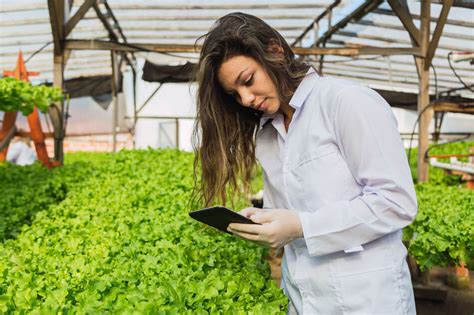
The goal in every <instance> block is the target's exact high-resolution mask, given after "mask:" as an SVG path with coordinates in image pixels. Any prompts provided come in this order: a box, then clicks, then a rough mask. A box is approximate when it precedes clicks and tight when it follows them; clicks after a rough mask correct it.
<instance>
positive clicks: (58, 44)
mask: <svg viewBox="0 0 474 315" xmlns="http://www.w3.org/2000/svg"><path fill="white" fill-rule="evenodd" d="M56 4H57V1H56V0H48V10H49V19H50V23H51V32H52V34H53V42H54V54H55V55H57V56H58V55H60V54H61V53H62V39H63V38H62V37H61V35H62V31H61V28H62V24H61V20H62V19H61V18H60V14H61V12H62V11H61V10H60V8H58V7H57V6H56Z"/></svg>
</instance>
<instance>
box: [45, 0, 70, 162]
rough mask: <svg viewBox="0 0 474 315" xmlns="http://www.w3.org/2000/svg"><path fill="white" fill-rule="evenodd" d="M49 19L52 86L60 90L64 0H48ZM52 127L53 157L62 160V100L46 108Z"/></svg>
mask: <svg viewBox="0 0 474 315" xmlns="http://www.w3.org/2000/svg"><path fill="white" fill-rule="evenodd" d="M48 10H49V19H50V23H51V31H52V34H53V41H54V57H53V62H54V65H53V73H54V78H53V86H55V87H58V88H60V89H61V91H62V90H63V88H64V67H65V58H64V40H65V21H67V19H68V17H69V9H68V5H67V4H65V0H48ZM48 113H49V115H50V118H51V122H52V124H53V128H54V159H55V161H56V162H57V163H59V164H62V163H63V162H64V151H63V140H64V136H65V135H64V102H57V103H56V104H54V105H53V106H51V107H50V108H49V110H48Z"/></svg>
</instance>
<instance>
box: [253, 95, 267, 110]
mask: <svg viewBox="0 0 474 315" xmlns="http://www.w3.org/2000/svg"><path fill="white" fill-rule="evenodd" d="M266 100H267V99H266V98H265V99H264V100H263V101H262V102H261V103H260V104H259V105H257V107H256V108H255V109H256V110H261V111H263V110H265V108H266V105H267V103H266Z"/></svg>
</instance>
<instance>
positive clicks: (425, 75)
mask: <svg viewBox="0 0 474 315" xmlns="http://www.w3.org/2000/svg"><path fill="white" fill-rule="evenodd" d="M61 1H62V0H48V7H49V8H50V18H51V25H52V29H53V40H54V43H55V54H57V53H61V52H63V51H64V49H69V50H72V49H77V50H110V51H120V52H122V54H123V56H124V58H125V59H127V62H128V63H129V64H130V65H131V67H132V68H133V65H132V63H131V62H130V60H129V58H128V56H127V52H129V53H132V54H133V52H136V51H148V52H167V53H171V52H175V53H186V52H193V53H196V52H198V51H199V50H200V48H201V47H199V46H195V45H163V44H156V45H155V44H141V43H134V44H130V43H127V41H126V39H125V36H124V35H123V32H121V29H120V28H119V26H118V21H117V19H116V18H115V16H114V15H113V13H112V10H111V9H110V7H109V6H108V4H107V2H106V1H104V2H103V3H104V5H105V7H106V9H107V11H108V13H107V17H106V16H105V15H104V14H102V12H101V11H100V9H99V7H98V4H97V3H95V4H93V5H92V6H93V7H94V9H95V11H96V12H97V15H98V17H99V19H100V20H101V21H102V23H103V24H104V26H105V27H106V29H107V30H108V31H109V33H110V38H111V40H110V41H99V40H65V39H64V36H63V35H64V31H63V32H62V33H61V31H60V30H59V31H58V29H60V27H58V25H63V24H61V23H63V22H62V20H61V17H60V16H57V14H56V13H57V12H58V11H59V12H60V11H61V9H59V10H58V9H57V7H58V4H59V3H60V2H61ZM90 2H93V1H92V0H89V1H87V2H85V3H84V5H83V7H84V10H85V8H86V7H85V5H86V3H90ZM381 2H382V0H376V1H370V0H367V1H365V2H364V3H363V4H362V5H360V6H359V7H358V8H356V9H355V10H354V11H353V12H352V13H350V14H348V15H347V16H346V17H345V18H343V19H342V20H341V21H339V22H338V23H336V24H335V25H334V26H330V27H329V29H328V31H327V32H325V33H324V34H323V35H322V36H321V37H320V38H318V39H317V41H316V43H315V44H316V45H315V46H317V47H309V48H303V47H293V51H294V52H295V53H296V54H298V55H320V56H321V64H322V63H323V58H322V57H323V56H324V55H340V56H358V55H385V56H389V55H401V54H404V55H412V56H413V57H414V59H415V63H416V66H417V67H416V68H417V72H418V76H419V95H418V112H419V113H421V112H422V111H423V110H424V109H425V108H426V107H427V106H428V104H429V91H428V88H429V69H430V64H431V61H432V58H433V56H434V54H435V51H436V48H437V46H438V43H439V39H440V37H441V34H442V31H443V27H444V25H445V24H446V23H453V21H449V20H448V19H447V16H448V13H449V9H450V7H451V6H452V5H453V0H446V1H444V2H443V8H442V11H441V13H440V16H439V18H438V19H435V18H432V17H431V15H430V1H428V0H421V14H420V16H417V15H413V14H410V12H409V9H408V5H407V4H406V0H388V3H389V4H390V6H391V8H392V10H393V12H394V13H395V15H396V16H398V18H399V19H400V21H401V22H402V24H403V26H404V28H405V29H406V30H407V32H408V34H409V35H410V38H411V41H412V47H411V48H405V47H392V48H380V47H356V48H351V47H341V48H326V47H324V46H325V43H326V42H328V40H330V38H331V36H332V35H333V34H334V33H336V32H337V31H338V30H340V29H342V28H344V27H345V26H346V25H347V24H348V23H350V22H352V21H354V20H360V19H361V18H362V17H364V16H365V15H366V14H368V13H370V12H375V13H380V14H389V13H390V14H392V13H391V12H389V10H385V9H378V6H379V4H380V3H381ZM338 3H339V1H337V0H336V1H335V2H334V3H333V4H332V5H331V6H330V7H328V8H326V10H325V11H324V12H323V14H322V15H320V16H318V17H317V18H316V19H315V20H314V21H313V23H311V25H310V26H308V27H307V29H305V30H304V32H303V33H302V34H301V35H300V36H299V37H298V38H297V39H296V40H295V41H294V43H293V44H292V45H296V44H297V43H298V42H300V41H301V39H302V38H303V37H304V36H305V34H306V33H307V32H308V31H309V30H311V29H312V28H313V27H314V25H315V24H317V23H318V22H319V20H320V19H321V18H322V17H323V16H326V15H330V14H331V9H332V7H335V6H336V5H337V4H338ZM81 9H82V7H81ZM76 16H78V17H79V15H78V14H77V13H76V15H75V16H74V17H73V18H75V17H76ZM108 18H112V19H113V21H114V24H115V25H116V26H117V27H118V31H119V34H117V33H116V32H115V31H114V29H113V28H112V26H111V24H110V23H109V22H108V21H107V19H108ZM413 18H419V19H421V23H420V28H419V29H418V28H417V27H416V26H415V25H414V23H413ZM77 19H78V20H80V19H79V18H77ZM318 19H319V20H318ZM430 21H437V22H438V24H437V25H436V29H435V32H434V33H433V37H432V39H431V41H430V38H429V36H430ZM77 22H78V21H76V19H74V21H73V22H70V23H68V25H69V26H68V27H67V30H68V31H69V29H72V28H73V24H74V23H76V24H77ZM459 23H461V22H459ZM466 23H468V22H462V25H467V24H466ZM69 32H70V31H69ZM66 33H67V34H69V33H68V32H66ZM321 46H323V47H321ZM132 56H133V55H132ZM55 67H56V62H55ZM117 72H118V71H117ZM55 73H56V71H55ZM135 80H136V74H135V73H134V81H135ZM55 81H56V80H55ZM134 83H135V84H136V82H134ZM135 88H136V87H134V123H135V124H136V121H137V119H138V118H139V117H138V116H137V115H138V113H139V111H140V110H137V108H136V103H135V102H136V91H135ZM142 108H143V107H142ZM432 116H433V110H432V109H427V110H425V111H424V112H423V115H422V117H421V118H420V123H419V130H418V133H419V135H420V140H419V146H420V149H419V156H418V161H419V162H418V178H419V180H420V181H425V180H427V179H428V168H427V162H426V161H424V152H425V151H426V149H427V147H428V126H429V123H430V121H431V119H432Z"/></svg>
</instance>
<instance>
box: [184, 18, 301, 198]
mask: <svg viewBox="0 0 474 315" xmlns="http://www.w3.org/2000/svg"><path fill="white" fill-rule="evenodd" d="M202 38H204V43H203V46H202V49H201V54H200V58H199V65H198V73H197V81H198V92H197V120H196V124H195V127H194V133H193V147H194V152H195V158H194V171H195V185H196V186H195V187H196V189H197V190H195V196H198V197H197V198H198V199H199V200H202V201H204V205H205V206H209V205H210V204H212V203H213V202H218V203H221V204H223V205H225V204H226V201H227V199H228V198H227V194H231V196H233V197H236V196H240V195H241V194H242V193H243V194H245V195H246V194H247V193H248V192H249V185H250V180H251V179H252V175H253V170H254V169H255V165H256V157H255V136H256V132H257V129H258V125H259V121H260V117H261V115H262V113H261V112H259V111H256V110H254V109H252V108H248V107H244V106H241V105H240V104H239V103H237V101H236V100H235V99H234V98H233V97H232V96H230V95H228V94H227V93H225V92H224V90H223V89H222V87H221V86H220V84H219V82H218V79H217V73H218V70H219V67H220V66H221V65H222V63H223V62H224V61H226V60H228V59H229V58H231V57H234V56H238V55H244V56H247V57H251V58H253V59H254V60H255V61H257V62H258V63H259V64H260V65H261V66H262V67H263V68H264V69H265V71H266V72H267V73H268V75H269V76H270V78H271V80H272V81H273V83H274V84H275V86H276V88H277V91H278V94H279V97H280V100H281V102H286V103H288V102H289V100H290V98H291V96H292V95H293V93H294V91H295V89H296V87H297V86H298V84H299V82H300V81H301V79H302V78H303V77H304V75H305V74H306V72H307V71H308V68H309V65H307V64H305V63H304V62H302V61H299V60H297V59H295V56H294V54H293V52H292V51H291V48H290V46H289V45H288V44H287V43H286V41H285V39H284V38H283V37H282V36H281V35H280V34H279V33H278V32H277V31H276V30H275V29H273V28H272V27H271V26H269V25H268V24H267V23H265V22H264V21H262V20H261V19H259V18H257V17H255V16H252V15H249V14H245V13H240V12H236V13H230V14H228V15H225V16H223V17H221V18H220V19H218V20H217V21H216V22H215V23H214V25H213V26H212V27H211V29H210V31H209V32H208V33H207V34H205V35H203V36H202V37H201V38H200V39H202ZM198 40H199V39H198ZM275 47H277V48H278V49H279V50H280V53H278V54H277V53H276V52H275V49H274V48H275ZM280 48H282V49H283V53H281V49H280ZM199 167H200V168H201V177H200V181H198V179H197V177H196V176H197V175H196V174H197V173H198V169H199ZM198 182H199V183H198ZM227 188H230V190H227ZM231 201H232V202H233V201H234V200H233V198H231Z"/></svg>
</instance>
